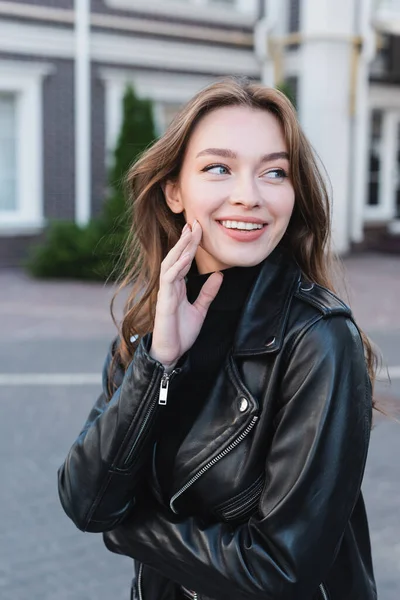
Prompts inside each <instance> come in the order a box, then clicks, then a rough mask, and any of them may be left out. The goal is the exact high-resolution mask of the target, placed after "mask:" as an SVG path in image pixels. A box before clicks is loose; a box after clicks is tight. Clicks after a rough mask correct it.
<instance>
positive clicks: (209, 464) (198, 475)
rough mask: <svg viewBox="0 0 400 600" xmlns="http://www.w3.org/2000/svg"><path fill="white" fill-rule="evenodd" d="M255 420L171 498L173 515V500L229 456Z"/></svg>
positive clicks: (254, 418)
mask: <svg viewBox="0 0 400 600" xmlns="http://www.w3.org/2000/svg"><path fill="white" fill-rule="evenodd" d="M257 420H258V417H253V418H252V419H251V421H250V423H249V424H248V425H247V427H246V429H245V430H244V431H243V432H242V433H241V434H240V435H239V436H238V437H237V438H236V439H235V440H234V441H233V442H232V443H230V444H229V446H227V447H226V448H225V450H222V452H220V453H219V454H217V456H215V457H214V458H213V459H212V460H210V462H208V463H207V464H205V465H204V467H202V468H201V469H200V471H198V472H197V473H196V474H195V475H193V477H192V478H191V479H189V481H188V482H187V483H186V484H185V485H184V486H183V487H182V488H181V489H180V490H179V491H178V492H177V493H176V494H175V495H174V496H172V498H171V500H170V503H169V506H170V508H171V510H172V511H173V512H174V513H175V514H178V512H177V511H176V510H175V508H174V502H175V500H177V498H179V496H181V495H182V494H183V493H184V492H186V490H187V489H188V488H190V486H191V485H193V483H195V481H197V480H198V479H199V478H200V477H201V476H202V475H204V473H205V472H206V471H208V469H210V468H211V467H213V466H214V465H215V464H216V463H217V462H218V461H219V460H221V458H224V456H226V455H227V454H229V452H231V451H232V450H233V449H234V448H236V446H238V445H239V444H240V442H242V441H243V440H244V438H245V437H246V436H247V435H248V434H249V433H250V431H251V430H252V429H253V427H254V425H255V424H256V422H257Z"/></svg>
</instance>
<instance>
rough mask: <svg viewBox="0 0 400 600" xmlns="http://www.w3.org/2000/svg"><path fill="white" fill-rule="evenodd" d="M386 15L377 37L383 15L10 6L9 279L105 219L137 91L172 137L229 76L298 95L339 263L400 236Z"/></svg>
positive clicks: (1, 82) (223, 0)
mask: <svg viewBox="0 0 400 600" xmlns="http://www.w3.org/2000/svg"><path fill="white" fill-rule="evenodd" d="M384 4H385V6H384V7H383V8H382V7H381V8H382V10H381V12H380V13H379V15H380V19H381V21H378V17H377V16H376V14H375V13H374V12H373V6H372V0H335V1H333V0H302V1H299V0H297V1H296V0H267V1H265V0H91V1H90V0H75V2H74V0H12V1H11V2H10V1H9V0H8V1H3V0H0V266H11V265H17V264H18V263H19V262H20V261H21V259H22V258H23V257H24V256H25V255H26V252H27V248H28V247H29V245H31V244H32V243H34V242H35V241H36V240H38V239H40V236H41V235H42V232H43V230H44V227H45V225H46V223H47V222H48V221H49V220H51V219H74V220H76V221H77V222H78V223H82V224H84V223H86V222H87V221H88V220H89V219H90V218H91V216H94V215H96V214H98V212H99V210H100V207H101V204H102V202H103V200H104V197H105V191H106V180H107V177H106V173H107V168H108V166H109V165H110V161H111V159H112V152H113V149H114V146H115V143H116V140H117V136H118V133H119V128H120V125H121V119H122V97H123V94H124V90H125V89H126V86H127V84H129V83H130V84H133V85H134V87H135V90H136V91H137V93H138V95H140V96H142V97H147V98H150V99H151V100H152V101H153V106H154V117H155V122H156V126H157V130H158V132H159V133H161V132H162V131H163V130H164V129H165V127H166V125H167V124H168V122H169V121H170V119H171V118H172V116H173V115H174V114H175V112H176V111H177V110H178V108H179V106H181V105H182V103H184V102H185V101H186V100H188V99H189V98H190V97H191V96H192V95H193V94H194V93H196V92H197V91H198V90H199V89H200V88H202V87H204V86H205V85H207V84H208V83H211V82H212V81H214V80H216V79H217V78H218V77H220V76H223V75H245V76H248V77H250V78H253V79H255V80H260V81H263V82H265V83H267V84H276V83H281V82H282V81H284V80H287V81H289V82H290V83H291V85H292V86H293V89H295V90H296V95H297V106H298V110H299V117H300V120H301V122H302V124H303V126H304V128H305V130H306V133H307V134H308V135H309V137H310V139H311V140H312V142H313V145H314V147H315V148H316V150H317V151H318V153H319V155H320V156H321V158H322V160H323V162H324V164H325V165H326V167H327V170H328V172H329V174H330V177H331V181H332V186H333V192H334V194H333V195H334V210H333V222H334V228H335V245H336V248H337V249H338V250H339V251H341V252H346V251H348V249H349V248H350V247H351V244H352V243H358V242H361V241H362V240H363V238H364V234H365V230H366V228H368V227H371V226H375V225H379V226H383V227H384V228H387V229H388V230H390V231H396V230H397V223H398V222H400V221H399V217H400V208H399V200H398V198H399V197H400V190H399V188H400V185H399V181H398V173H399V164H398V162H399V157H400V149H399V143H400V73H399V74H398V73H397V71H398V64H399V63H398V62H397V61H396V56H397V53H398V51H399V43H398V40H399V39H400V38H399V37H397V34H399V33H400V31H399V32H397V31H396V29H395V28H394V30H393V31H389V32H388V31H387V27H388V23H391V24H392V28H393V23H394V19H393V10H394V9H393V7H391V6H389V4H390V3H387V2H385V3H384ZM374 6H375V5H374ZM360 7H361V9H362V10H360ZM383 9H384V10H383ZM384 11H386V13H385V12H384ZM390 11H392V12H390ZM389 13H390V15H391V17H390V18H389V19H388V18H387V15H388V14H389ZM385 14H386V16H385ZM373 15H374V19H375V21H374V25H373V26H372V25H371V23H372V16H373ZM375 30H379V31H380V32H381V35H380V38H379V40H380V41H379V44H378V46H377V44H376V31H375ZM396 177H397V179H396Z"/></svg>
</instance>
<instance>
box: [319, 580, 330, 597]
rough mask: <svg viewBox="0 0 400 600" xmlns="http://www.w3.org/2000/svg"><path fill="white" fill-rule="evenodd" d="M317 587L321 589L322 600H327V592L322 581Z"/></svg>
mask: <svg viewBox="0 0 400 600" xmlns="http://www.w3.org/2000/svg"><path fill="white" fill-rule="evenodd" d="M319 589H320V591H321V595H322V598H323V600H329V597H328V593H327V591H326V588H325V586H324V584H323V583H321V584H320V586H319Z"/></svg>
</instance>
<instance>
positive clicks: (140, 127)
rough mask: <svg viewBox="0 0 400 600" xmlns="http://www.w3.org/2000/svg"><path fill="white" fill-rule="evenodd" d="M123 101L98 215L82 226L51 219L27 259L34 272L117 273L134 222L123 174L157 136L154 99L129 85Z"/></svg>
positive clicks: (79, 275)
mask: <svg viewBox="0 0 400 600" xmlns="http://www.w3.org/2000/svg"><path fill="white" fill-rule="evenodd" d="M123 106H124V111H123V123H122V127H121V131H120V134H119V138H118V142H117V146H116V148H115V152H114V164H113V167H112V169H111V171H110V174H109V190H110V191H109V196H108V198H107V199H106V201H105V203H104V205H103V207H102V211H101V213H100V215H99V217H98V218H96V219H93V220H92V221H90V223H88V225H86V226H84V227H80V226H79V225H77V224H76V223H74V222H73V221H52V222H51V223H50V224H49V226H48V228H47V230H46V233H45V241H44V242H43V244H41V245H38V246H35V247H33V248H32V249H31V252H30V256H29V258H28V260H27V262H26V267H27V269H28V270H29V271H30V273H31V274H33V275H35V276H36V277H47V278H50V277H54V278H73V279H88V280H93V279H97V280H101V281H105V280H106V279H108V278H115V277H116V276H117V275H118V273H119V259H120V257H121V253H122V250H123V246H124V242H125V240H126V236H127V233H128V231H129V225H130V223H129V216H128V215H127V211H126V208H127V207H126V201H125V194H124V190H123V179H124V177H125V174H126V172H127V171H128V169H129V167H130V166H131V165H132V164H133V163H134V162H135V161H136V160H137V159H138V157H139V156H140V154H141V153H142V152H143V150H145V148H147V147H148V146H149V145H150V144H151V142H152V141H153V140H154V139H155V130H154V123H153V117H152V106H151V102H150V101H149V100H141V99H139V98H137V97H136V95H135V93H134V90H133V89H132V87H128V88H127V90H126V92H125V95H124V104H123Z"/></svg>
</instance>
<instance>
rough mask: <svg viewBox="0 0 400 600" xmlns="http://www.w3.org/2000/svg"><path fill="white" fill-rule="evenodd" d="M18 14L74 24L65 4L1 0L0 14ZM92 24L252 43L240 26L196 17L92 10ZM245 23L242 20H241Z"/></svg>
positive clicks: (168, 34)
mask: <svg viewBox="0 0 400 600" xmlns="http://www.w3.org/2000/svg"><path fill="white" fill-rule="evenodd" d="M3 15H4V16H6V17H11V18H12V17H17V18H18V17H19V18H24V19H30V20H31V21H42V22H43V21H44V22H48V23H65V24H66V25H73V24H74V21H75V19H74V11H73V10H68V9H63V8H51V7H48V6H34V5H32V4H22V3H18V4H15V3H13V2H5V1H2V0H0V16H3ZM90 21H91V25H92V26H93V27H105V28H107V29H118V30H120V31H134V32H139V33H142V34H143V33H149V34H151V35H164V36H171V37H173V36H175V37H183V38H189V39H201V40H205V41H219V42H220V43H221V42H222V43H223V42H226V43H232V44H238V45H243V46H252V43H253V33H252V32H249V33H246V32H243V31H240V30H233V31H230V30H226V29H222V28H213V29H210V27H207V26H204V25H201V24H197V22H196V21H195V22H194V23H193V24H190V26H189V27H188V26H187V24H183V23H170V22H168V21H159V20H152V19H148V18H145V17H131V18H129V17H126V16H123V17H121V16H119V15H109V14H103V13H92V14H91V15H90ZM240 26H242V23H240Z"/></svg>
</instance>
